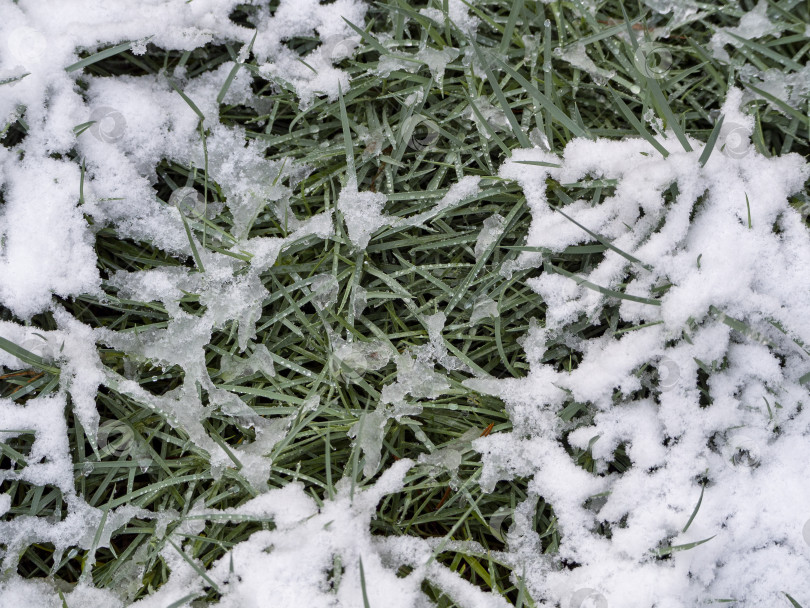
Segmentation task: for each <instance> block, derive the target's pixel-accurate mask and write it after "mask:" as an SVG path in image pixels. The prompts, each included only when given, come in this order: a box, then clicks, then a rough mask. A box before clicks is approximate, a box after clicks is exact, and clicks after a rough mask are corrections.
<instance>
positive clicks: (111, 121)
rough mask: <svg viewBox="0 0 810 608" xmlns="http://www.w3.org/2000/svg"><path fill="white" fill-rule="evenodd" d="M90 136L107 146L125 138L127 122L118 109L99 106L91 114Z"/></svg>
mask: <svg viewBox="0 0 810 608" xmlns="http://www.w3.org/2000/svg"><path fill="white" fill-rule="evenodd" d="M90 121H91V122H92V123H93V124H92V125H90V128H89V129H88V131H89V132H90V134H91V135H92V136H93V137H95V138H96V139H97V140H99V141H100V142H102V143H105V144H111V143H115V142H117V141H119V140H120V139H121V138H122V137H124V133H126V130H127V121H126V119H125V118H124V115H123V114H122V113H121V112H120V111H119V110H117V109H115V108H111V107H109V106H99V107H97V108H96V109H95V110H93V112H92V113H91V114H90Z"/></svg>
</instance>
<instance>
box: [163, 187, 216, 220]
mask: <svg viewBox="0 0 810 608" xmlns="http://www.w3.org/2000/svg"><path fill="white" fill-rule="evenodd" d="M169 204H170V205H171V206H172V207H177V208H178V209H179V210H180V213H182V214H183V215H184V216H186V217H187V218H189V219H192V220H198V219H202V218H206V219H209V220H212V219H214V218H215V217H216V216H217V215H219V214H220V213H221V212H222V209H223V205H222V203H216V202H211V201H209V202H208V204H207V205H206V204H205V200H204V199H203V196H202V194H200V193H199V192H197V191H196V190H195V189H194V188H191V187H190V186H183V187H182V188H178V189H177V190H175V191H174V192H172V193H171V196H169Z"/></svg>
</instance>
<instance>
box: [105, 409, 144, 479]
mask: <svg viewBox="0 0 810 608" xmlns="http://www.w3.org/2000/svg"><path fill="white" fill-rule="evenodd" d="M96 441H97V442H98V450H99V456H100V457H101V458H106V457H108V456H113V457H117V458H122V457H123V458H131V459H132V460H134V461H136V462H137V463H138V466H139V467H141V468H142V469H143V468H147V467H149V465H150V464H152V458H151V457H150V456H149V450H148V448H147V447H146V446H145V445H144V443H143V440H142V439H141V438H140V436H139V435H138V434H137V432H136V431H135V429H133V428H132V427H131V426H130V425H128V424H126V423H124V422H120V421H118V420H107V421H105V422H103V423H102V424H100V425H99V427H98V433H97V435H96Z"/></svg>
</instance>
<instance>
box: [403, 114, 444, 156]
mask: <svg viewBox="0 0 810 608" xmlns="http://www.w3.org/2000/svg"><path fill="white" fill-rule="evenodd" d="M402 133H403V137H407V139H408V147H409V148H410V149H411V150H416V151H417V152H421V151H422V150H426V149H428V148H430V147H431V146H433V145H434V144H435V143H436V142H437V141H438V139H439V133H440V129H439V125H437V124H436V123H435V122H434V121H432V120H431V119H429V118H428V117H427V116H422V115H420V114H415V115H413V116H409V117H408V118H407V119H405V120H404V121H403V122H402Z"/></svg>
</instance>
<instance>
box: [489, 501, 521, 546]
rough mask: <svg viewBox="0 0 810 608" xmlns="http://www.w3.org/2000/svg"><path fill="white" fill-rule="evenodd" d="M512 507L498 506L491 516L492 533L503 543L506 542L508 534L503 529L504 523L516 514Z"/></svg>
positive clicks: (490, 527)
mask: <svg viewBox="0 0 810 608" xmlns="http://www.w3.org/2000/svg"><path fill="white" fill-rule="evenodd" d="M514 511H515V510H514V509H512V508H511V507H498V510H497V511H495V513H493V514H492V516H491V517H490V518H489V529H490V531H491V532H492V534H493V535H494V536H495V538H497V539H498V540H499V541H501V542H502V543H506V535H505V533H504V530H503V526H504V523H506V520H508V519H510V518H511V517H512V515H513V514H514Z"/></svg>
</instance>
